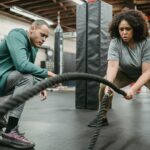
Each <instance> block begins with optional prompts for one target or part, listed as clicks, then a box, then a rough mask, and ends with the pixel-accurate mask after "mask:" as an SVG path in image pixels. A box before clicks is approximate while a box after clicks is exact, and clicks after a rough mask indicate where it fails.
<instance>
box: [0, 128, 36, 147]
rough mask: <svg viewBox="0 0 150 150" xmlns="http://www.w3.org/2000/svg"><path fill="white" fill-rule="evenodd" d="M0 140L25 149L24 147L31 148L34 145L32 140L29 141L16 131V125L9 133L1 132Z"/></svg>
mask: <svg viewBox="0 0 150 150" xmlns="http://www.w3.org/2000/svg"><path fill="white" fill-rule="evenodd" d="M2 140H3V142H5V143H7V144H8V145H9V146H11V147H15V148H21V149H26V148H33V147H34V146H35V144H34V143H33V142H30V141H29V140H28V139H27V138H25V137H24V135H23V134H21V133H20V132H19V131H18V127H15V128H14V129H13V130H12V131H11V132H9V133H2Z"/></svg>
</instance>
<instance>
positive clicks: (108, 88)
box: [105, 86, 113, 94]
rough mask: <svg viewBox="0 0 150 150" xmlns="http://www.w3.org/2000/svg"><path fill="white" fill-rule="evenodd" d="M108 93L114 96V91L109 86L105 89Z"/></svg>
mask: <svg viewBox="0 0 150 150" xmlns="http://www.w3.org/2000/svg"><path fill="white" fill-rule="evenodd" d="M107 93H109V94H113V90H112V89H111V88H110V87H109V86H106V87H105V94H107Z"/></svg>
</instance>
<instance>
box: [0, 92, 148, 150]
mask: <svg viewBox="0 0 150 150" xmlns="http://www.w3.org/2000/svg"><path fill="white" fill-rule="evenodd" d="M149 97H150V93H148V92H142V93H140V94H137V95H136V97H135V100H133V101H126V100H124V98H123V97H122V96H121V95H118V94H116V95H115V97H114V101H113V105H112V109H111V110H110V111H109V113H108V119H109V126H107V127H103V128H102V130H101V132H100V136H99V138H98V141H97V144H96V147H95V150H134V149H135V150H148V149H149V148H150V142H149V139H150V129H149V126H150V100H149ZM95 115H96V111H91V110H79V109H75V93H74V92H71V91H69V92H60V91H58V92H49V98H48V100H47V101H43V102H41V101H40V98H39V97H38V96H35V97H34V98H32V99H31V100H30V101H28V102H27V103H26V107H25V110H24V112H23V114H22V119H21V121H20V130H21V132H25V133H26V136H27V137H28V138H29V139H32V141H34V142H35V143H36V146H35V148H34V150H87V147H88V144H89V141H90V137H91V136H92V135H93V131H94V129H93V128H89V127H87V124H88V122H89V121H90V120H92V119H93V118H94V117H95ZM0 150H15V149H13V148H9V147H5V146H2V145H0Z"/></svg>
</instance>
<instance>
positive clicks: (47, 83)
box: [0, 72, 126, 150]
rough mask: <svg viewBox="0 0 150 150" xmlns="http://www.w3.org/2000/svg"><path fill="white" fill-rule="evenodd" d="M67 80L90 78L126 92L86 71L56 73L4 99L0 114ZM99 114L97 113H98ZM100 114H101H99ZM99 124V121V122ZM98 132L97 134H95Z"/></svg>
mask: <svg viewBox="0 0 150 150" xmlns="http://www.w3.org/2000/svg"><path fill="white" fill-rule="evenodd" d="M69 80H92V81H97V82H100V83H103V84H106V85H108V86H109V87H111V88H112V89H113V90H114V91H116V92H117V93H119V94H121V95H123V96H125V95H126V93H125V92H124V91H122V90H120V89H118V88H117V87H116V86H115V85H113V84H112V83H110V82H109V81H107V80H106V79H104V78H102V77H100V76H98V75H93V74H88V73H78V72H75V73H64V74H62V75H58V76H55V77H51V78H47V79H45V80H43V81H41V82H40V83H38V84H36V85H34V86H32V87H30V88H28V89H27V90H26V91H23V92H22V93H20V94H17V95H15V96H14V97H10V98H9V99H8V100H7V101H4V102H2V103H0V114H6V113H7V112H8V111H9V110H11V109H13V108H14V107H17V106H19V105H20V104H22V103H24V102H25V101H27V100H28V99H29V98H31V97H33V96H34V95H36V94H38V93H39V92H40V91H42V90H44V89H46V88H48V87H51V86H53V85H55V84H58V83H62V82H64V81H69ZM106 102H107V101H103V103H102V104H101V109H102V110H100V112H99V113H100V114H103V111H104V108H106V105H107V103H106ZM98 116H99V115H98ZM100 116H101V115H100ZM101 118H102V117H98V122H101ZM100 124H101V123H100ZM100 124H99V125H98V126H97V128H96V130H95V132H94V136H93V138H92V140H91V143H90V145H89V148H88V149H89V150H93V149H94V146H95V143H96V141H97V138H98V135H99V133H98V132H99V131H100ZM97 133H98V134H97Z"/></svg>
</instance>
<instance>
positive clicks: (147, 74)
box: [88, 10, 150, 127]
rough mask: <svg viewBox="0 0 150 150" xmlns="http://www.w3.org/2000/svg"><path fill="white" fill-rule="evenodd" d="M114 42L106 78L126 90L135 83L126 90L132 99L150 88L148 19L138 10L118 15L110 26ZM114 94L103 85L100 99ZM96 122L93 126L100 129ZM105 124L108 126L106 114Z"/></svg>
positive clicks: (110, 48)
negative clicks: (138, 92) (139, 90)
mask: <svg viewBox="0 0 150 150" xmlns="http://www.w3.org/2000/svg"><path fill="white" fill-rule="evenodd" d="M109 33H110V37H111V42H110V46H109V50H108V67H107V72H106V79H107V80H108V81H110V82H112V83H113V84H115V85H116V86H117V87H119V88H122V87H125V86H127V85H129V84H130V83H132V82H135V84H134V85H133V86H131V87H130V88H129V90H127V91H126V93H127V95H126V96H125V98H126V99H127V100H131V99H132V98H133V97H134V95H135V93H136V91H137V90H138V89H140V88H141V87H142V86H143V85H145V86H146V87H147V88H149V89H150V39H149V37H148V24H147V21H146V19H145V16H144V15H143V14H142V13H141V12H140V11H137V10H124V11H123V12H121V13H119V14H117V15H116V16H115V17H114V18H113V21H112V23H111V25H110V27H109ZM107 92H111V93H113V91H112V90H111V89H110V88H109V87H108V86H105V85H103V84H101V85H100V90H99V98H100V100H102V97H103V95H104V93H107ZM96 122H97V120H93V121H92V122H90V124H89V125H88V126H89V127H94V126H96ZM103 125H108V121H107V118H106V114H104V118H103V124H102V126H103Z"/></svg>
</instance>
